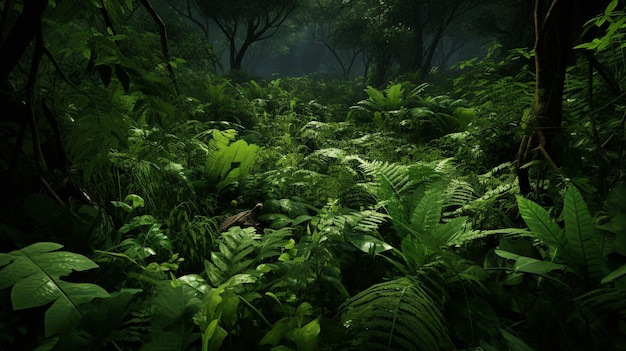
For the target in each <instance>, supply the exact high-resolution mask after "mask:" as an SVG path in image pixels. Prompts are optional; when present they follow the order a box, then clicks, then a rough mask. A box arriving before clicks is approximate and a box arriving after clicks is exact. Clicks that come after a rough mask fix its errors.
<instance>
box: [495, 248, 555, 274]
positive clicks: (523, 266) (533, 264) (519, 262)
mask: <svg viewBox="0 0 626 351" xmlns="http://www.w3.org/2000/svg"><path fill="white" fill-rule="evenodd" d="M494 252H495V253H496V255H498V256H500V257H502V258H506V259H509V260H514V261H515V264H514V265H513V271H515V272H521V273H530V274H537V275H544V274H547V273H550V272H552V271H555V270H565V269H567V266H566V265H562V264H557V263H552V262H547V261H541V260H538V259H535V258H532V257H526V256H520V255H517V254H514V253H511V252H508V251H504V250H494Z"/></svg>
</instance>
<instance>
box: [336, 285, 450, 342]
mask: <svg viewBox="0 0 626 351" xmlns="http://www.w3.org/2000/svg"><path fill="white" fill-rule="evenodd" d="M340 313H341V320H342V322H343V325H344V326H346V327H347V328H348V333H349V336H350V338H349V341H348V343H349V345H346V346H347V348H348V349H368V350H426V351H428V350H433V351H434V350H442V349H446V348H449V347H450V346H451V341H450V337H449V335H448V332H447V330H446V327H445V319H444V316H443V314H442V313H441V310H440V307H439V306H438V305H437V303H435V301H434V300H433V299H432V298H431V297H430V296H429V295H428V293H427V292H426V290H425V289H424V287H422V285H421V283H420V282H419V281H417V280H413V279H409V278H399V279H395V280H392V281H388V282H384V283H380V284H375V285H373V286H371V287H369V288H368V289H366V290H365V291H363V292H361V293H359V294H358V295H356V296H354V297H352V298H350V299H349V300H348V301H346V303H344V305H343V306H342V308H341V311H340Z"/></svg>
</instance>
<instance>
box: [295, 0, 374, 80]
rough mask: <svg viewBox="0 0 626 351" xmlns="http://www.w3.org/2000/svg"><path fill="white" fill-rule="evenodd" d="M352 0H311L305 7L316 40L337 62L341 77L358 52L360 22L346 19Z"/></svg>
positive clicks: (349, 15) (347, 74)
mask: <svg viewBox="0 0 626 351" xmlns="http://www.w3.org/2000/svg"><path fill="white" fill-rule="evenodd" d="M356 3H357V1H355V0H345V1H341V2H339V1H333V0H313V1H311V2H310V3H309V5H308V7H307V8H306V11H305V14H304V15H305V16H306V18H307V21H308V22H310V23H311V24H312V25H313V28H314V30H315V37H316V40H317V42H319V43H320V44H322V45H324V47H326V49H328V51H330V53H331V54H332V56H333V58H335V60H336V61H337V63H338V64H339V67H340V68H341V72H342V73H343V76H344V77H349V76H350V72H351V71H352V67H353V66H354V63H355V61H356V58H357V57H358V56H359V55H360V54H361V53H362V47H361V45H359V44H358V43H359V42H360V40H359V37H360V36H361V34H362V33H363V29H364V28H361V26H356V27H354V26H351V25H350V24H354V22H351V21H350V20H349V18H350V17H352V16H353V15H354V11H355V6H354V5H355V4H356Z"/></svg>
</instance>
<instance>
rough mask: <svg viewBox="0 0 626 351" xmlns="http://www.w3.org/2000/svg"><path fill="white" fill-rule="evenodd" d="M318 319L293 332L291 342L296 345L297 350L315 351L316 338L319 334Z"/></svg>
mask: <svg viewBox="0 0 626 351" xmlns="http://www.w3.org/2000/svg"><path fill="white" fill-rule="evenodd" d="M319 320H320V317H317V318H316V319H314V320H312V321H310V322H309V323H307V324H306V325H304V326H303V327H302V328H298V329H296V330H294V331H293V333H292V336H291V337H292V338H293V341H294V342H295V343H296V345H298V350H302V351H313V350H317V337H318V335H319V334H320V330H321V329H320V323H319Z"/></svg>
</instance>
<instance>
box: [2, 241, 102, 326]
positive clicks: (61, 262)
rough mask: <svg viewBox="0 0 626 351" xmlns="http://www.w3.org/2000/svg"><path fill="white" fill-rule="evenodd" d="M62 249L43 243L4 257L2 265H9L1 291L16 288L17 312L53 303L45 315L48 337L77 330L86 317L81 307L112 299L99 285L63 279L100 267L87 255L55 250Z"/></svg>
mask: <svg viewBox="0 0 626 351" xmlns="http://www.w3.org/2000/svg"><path fill="white" fill-rule="evenodd" d="M62 247H63V245H60V244H56V243H50V242H40V243H35V244H32V245H30V246H27V247H25V248H23V249H20V250H16V251H11V252H9V253H8V254H6V253H3V254H0V265H3V266H5V267H4V268H3V269H2V270H1V271H0V289H5V288H8V287H10V286H13V289H12V290H11V302H12V304H13V308H14V309H15V310H21V309H26V308H33V307H40V306H44V305H47V304H49V303H52V305H51V306H50V307H49V308H48V310H47V311H46V315H45V333H46V337H48V336H52V335H56V334H59V333H61V332H63V331H67V330H69V329H71V328H73V327H74V326H75V325H76V324H77V323H78V322H79V321H80V320H81V318H82V316H83V314H82V312H81V310H80V309H79V308H80V305H81V304H84V303H87V302H90V301H91V300H93V299H94V298H105V297H109V294H108V293H107V292H106V291H105V290H104V289H102V288H101V287H99V286H98V285H95V284H88V283H70V282H66V281H63V280H61V277H63V276H66V275H68V274H70V273H72V271H85V270H88V269H92V268H97V267H98V265H97V264H96V263H94V262H93V261H91V260H90V259H88V258H86V257H85V256H83V255H79V254H76V253H72V252H66V251H55V250H58V249H60V248H62ZM53 251H55V252H53Z"/></svg>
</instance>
